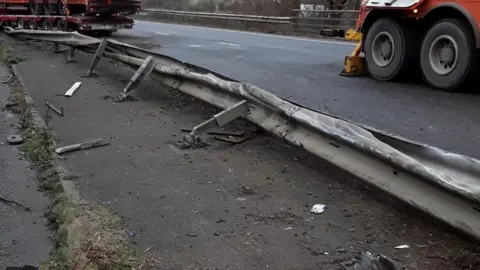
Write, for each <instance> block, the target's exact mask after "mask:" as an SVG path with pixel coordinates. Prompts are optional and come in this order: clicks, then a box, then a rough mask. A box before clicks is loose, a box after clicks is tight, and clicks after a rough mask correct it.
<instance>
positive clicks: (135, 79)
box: [117, 55, 155, 102]
mask: <svg viewBox="0 0 480 270" xmlns="http://www.w3.org/2000/svg"><path fill="white" fill-rule="evenodd" d="M154 68H155V62H154V61H153V56H151V55H150V56H148V57H147V58H146V59H145V60H144V61H143V63H142V65H141V66H140V67H139V68H138V69H137V71H136V72H135V74H133V76H132V78H131V79H130V81H129V82H128V84H127V86H125V88H124V89H123V91H122V93H121V94H120V96H119V97H118V98H117V101H119V102H122V101H125V100H126V99H128V98H129V96H130V93H131V92H132V90H134V89H135V87H137V86H138V84H139V83H140V82H141V81H142V80H143V79H144V78H145V77H148V76H149V75H150V73H152V71H153V69H154Z"/></svg>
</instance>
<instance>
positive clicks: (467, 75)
mask: <svg viewBox="0 0 480 270" xmlns="http://www.w3.org/2000/svg"><path fill="white" fill-rule="evenodd" d="M441 35H449V36H450V37H452V38H453V39H454V40H455V42H456V43H457V46H458V60H457V61H458V62H457V66H456V68H455V69H454V70H453V71H452V72H451V73H449V74H447V75H440V74H437V73H436V72H435V71H434V70H433V69H432V67H431V65H430V59H429V50H430V46H431V44H432V42H433V41H434V40H435V39H436V38H437V37H439V36H441ZM476 63H477V55H476V49H475V39H474V36H473V34H472V33H471V31H469V28H468V26H467V24H466V23H465V22H463V21H461V20H458V19H444V20H441V21H438V22H436V23H435V24H434V25H433V26H432V27H431V28H430V29H429V30H428V31H427V33H426V34H425V37H424V39H423V41H422V47H421V52H420V67H421V70H422V73H423V78H424V80H425V82H426V83H428V84H429V85H430V86H432V87H433V88H435V89H438V90H442V91H447V92H457V91H465V92H468V91H470V89H468V88H469V85H468V83H469V82H471V81H473V79H474V76H475V75H476V74H475V73H476V70H477V68H476V65H477V64H476Z"/></svg>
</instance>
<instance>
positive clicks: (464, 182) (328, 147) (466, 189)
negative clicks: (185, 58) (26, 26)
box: [7, 29, 480, 239]
mask: <svg viewBox="0 0 480 270" xmlns="http://www.w3.org/2000/svg"><path fill="white" fill-rule="evenodd" d="M7 33H9V34H10V35H13V36H16V37H19V38H26V39H35V40H43V41H48V42H53V43H55V44H63V45H68V46H70V47H71V51H70V55H69V56H70V57H73V56H74V52H75V50H77V49H79V50H82V51H86V52H91V53H95V56H94V58H93V60H92V64H91V66H90V68H89V69H88V71H87V76H90V75H92V74H93V72H94V69H95V67H96V65H97V64H98V62H99V61H101V58H108V59H113V60H117V61H120V62H123V63H125V64H127V65H129V66H131V67H137V68H138V70H137V71H136V72H135V74H134V76H133V77H132V78H131V80H130V82H129V83H128V84H127V86H126V87H125V89H123V90H122V92H121V94H120V95H119V97H118V100H119V101H122V100H125V99H128V98H129V97H130V94H131V93H132V90H133V89H134V88H135V87H136V86H137V85H138V83H139V82H141V80H142V78H144V77H146V76H149V75H150V74H153V75H154V76H155V77H156V78H157V79H158V80H159V81H161V82H162V83H164V84H166V85H168V86H170V87H172V88H174V89H178V90H179V91H182V92H184V93H186V94H189V95H191V96H193V97H195V98H197V99H200V100H202V101H205V102H207V103H210V104H212V105H214V106H217V107H219V108H222V109H224V110H223V111H222V112H220V113H218V114H216V115H214V116H213V117H212V118H211V119H210V120H208V121H206V122H204V123H201V124H199V125H198V126H196V127H195V128H193V129H192V132H191V133H190V134H189V135H187V136H186V137H185V142H186V143H189V144H195V143H196V142H198V138H199V137H198V135H199V134H201V133H202V132H206V131H207V130H208V128H210V127H213V126H217V125H218V126H223V125H225V124H227V123H229V122H231V121H233V120H234V119H236V118H238V117H244V118H246V119H248V120H249V121H251V122H253V123H255V124H257V125H258V126H260V127H262V128H264V129H265V130H268V131H269V132H271V133H273V134H275V135H277V136H279V137H280V138H282V139H284V140H285V141H286V142H287V143H290V144H293V145H296V146H298V147H301V148H303V149H305V150H307V151H308V152H310V153H312V154H314V155H316V156H318V157H320V158H323V159H325V160H327V161H329V162H331V163H333V164H335V165H336V166H338V167H340V168H343V169H344V170H346V171H348V172H349V173H351V174H353V175H355V176H357V177H359V178H360V179H363V180H364V181H365V182H367V183H369V184H372V185H374V186H376V187H378V188H380V189H381V190H383V191H385V192H388V193H390V194H391V195H393V196H395V197H397V198H399V199H401V200H403V201H405V202H407V203H409V204H410V205H412V206H414V207H416V208H418V209H420V210H422V211H424V212H426V213H428V214H430V215H432V216H434V217H436V218H438V219H440V220H442V221H444V222H446V223H448V224H450V225H451V226H453V227H455V228H457V229H459V230H461V231H463V232H465V233H467V234H470V235H472V236H474V237H476V238H477V239H480V161H479V160H476V159H473V158H470V157H467V156H463V155H458V154H454V153H449V152H446V151H443V150H441V149H439V148H436V147H432V146H428V145H424V144H420V143H417V142H413V141H409V140H406V139H403V138H399V137H397V136H394V135H391V134H387V133H385V132H382V131H378V130H374V129H372V128H369V127H365V126H362V125H359V124H356V123H353V122H350V121H348V120H345V119H341V118H339V117H335V116H332V115H327V114H323V113H320V112H317V111H313V110H311V109H308V108H305V107H302V106H300V105H298V104H294V103H292V102H289V101H288V100H285V99H282V98H280V97H277V96H275V95H274V94H272V93H269V92H267V91H265V90H263V89H261V88H259V87H256V86H254V85H251V84H247V83H242V82H238V81H236V80H233V79H231V78H228V77H225V76H222V75H221V74H218V73H215V72H213V71H210V70H208V69H205V68H202V67H199V66H196V65H192V64H189V63H185V62H181V61H179V60H177V59H174V58H172V57H168V56H166V55H162V54H159V53H156V52H152V51H149V50H145V49H141V48H138V47H135V46H131V45H128V44H124V43H121V42H118V41H115V40H110V39H104V40H99V39H95V38H90V37H85V36H83V35H80V34H78V33H67V32H48V31H39V30H11V29H10V30H9V31H7Z"/></svg>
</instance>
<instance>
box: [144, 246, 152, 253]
mask: <svg viewBox="0 0 480 270" xmlns="http://www.w3.org/2000/svg"><path fill="white" fill-rule="evenodd" d="M152 247H153V246H149V247H148V248H147V249H145V251H143V253H147V252H148V251H149V250H150V249H152Z"/></svg>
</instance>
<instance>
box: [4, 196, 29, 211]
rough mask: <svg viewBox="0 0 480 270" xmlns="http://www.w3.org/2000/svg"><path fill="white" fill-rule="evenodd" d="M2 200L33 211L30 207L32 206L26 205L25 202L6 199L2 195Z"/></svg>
mask: <svg viewBox="0 0 480 270" xmlns="http://www.w3.org/2000/svg"><path fill="white" fill-rule="evenodd" d="M0 201H1V202H4V203H6V204H14V205H16V206H19V207H21V208H23V210H25V211H28V212H30V211H32V209H30V207H26V206H24V205H23V204H21V203H19V202H16V201H13V200H9V199H5V198H3V197H1V196H0Z"/></svg>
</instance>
